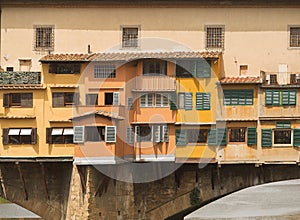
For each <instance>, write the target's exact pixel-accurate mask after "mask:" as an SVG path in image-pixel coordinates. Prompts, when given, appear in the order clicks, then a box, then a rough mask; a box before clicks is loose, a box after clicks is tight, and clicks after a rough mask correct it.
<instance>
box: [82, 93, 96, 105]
mask: <svg viewBox="0 0 300 220" xmlns="http://www.w3.org/2000/svg"><path fill="white" fill-rule="evenodd" d="M85 104H86V105H98V94H86V95H85Z"/></svg>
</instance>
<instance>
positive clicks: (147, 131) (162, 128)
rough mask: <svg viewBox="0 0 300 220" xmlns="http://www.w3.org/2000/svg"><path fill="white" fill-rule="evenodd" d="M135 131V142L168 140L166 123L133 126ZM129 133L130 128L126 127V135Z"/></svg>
mask: <svg viewBox="0 0 300 220" xmlns="http://www.w3.org/2000/svg"><path fill="white" fill-rule="evenodd" d="M135 132H136V141H137V142H151V141H153V142H154V143H159V142H169V129H168V126H167V125H140V126H135ZM129 134H130V130H129V128H128V133H127V136H129ZM127 143H128V142H127Z"/></svg>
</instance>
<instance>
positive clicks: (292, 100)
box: [289, 90, 297, 105]
mask: <svg viewBox="0 0 300 220" xmlns="http://www.w3.org/2000/svg"><path fill="white" fill-rule="evenodd" d="M296 100H297V92H296V91H295V90H292V91H290V93H289V105H296Z"/></svg>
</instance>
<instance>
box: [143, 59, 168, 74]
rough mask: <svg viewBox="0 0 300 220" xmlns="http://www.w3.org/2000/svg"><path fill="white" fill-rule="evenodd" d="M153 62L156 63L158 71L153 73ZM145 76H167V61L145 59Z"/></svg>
mask: <svg viewBox="0 0 300 220" xmlns="http://www.w3.org/2000/svg"><path fill="white" fill-rule="evenodd" d="M151 64H155V69H156V71H155V72H153V73H151V72H150V66H151ZM157 65H158V66H159V67H158V66H157ZM143 76H167V61H165V60H159V59H145V60H143Z"/></svg>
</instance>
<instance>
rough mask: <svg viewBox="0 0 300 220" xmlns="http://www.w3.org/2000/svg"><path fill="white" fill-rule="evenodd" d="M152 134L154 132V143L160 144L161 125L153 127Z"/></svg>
mask: <svg viewBox="0 0 300 220" xmlns="http://www.w3.org/2000/svg"><path fill="white" fill-rule="evenodd" d="M152 132H153V136H152V137H153V142H155V143H158V142H160V126H159V125H154V126H153V127H152Z"/></svg>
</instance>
